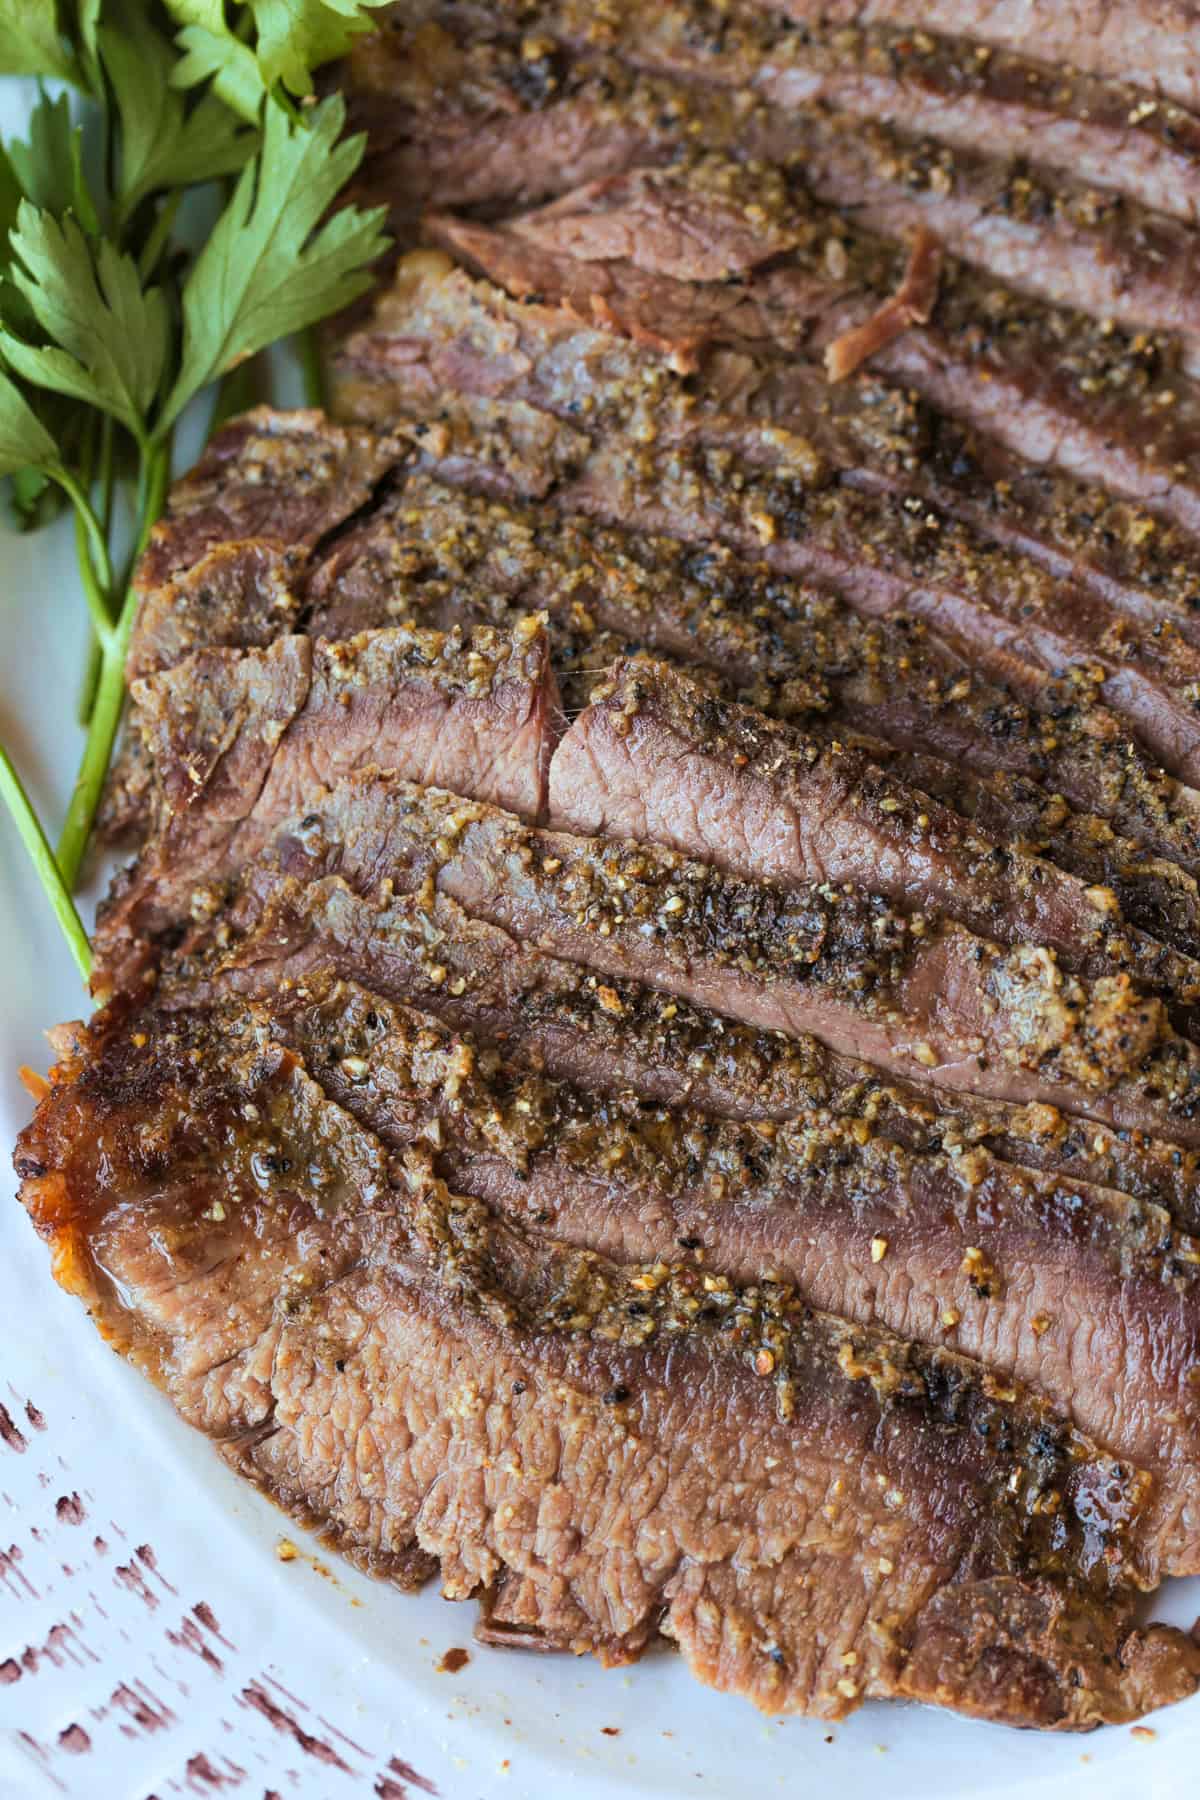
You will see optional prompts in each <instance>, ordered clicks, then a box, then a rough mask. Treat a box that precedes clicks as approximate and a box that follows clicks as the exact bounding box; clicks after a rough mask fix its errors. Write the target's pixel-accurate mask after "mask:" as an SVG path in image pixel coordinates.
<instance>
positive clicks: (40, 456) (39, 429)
mask: <svg viewBox="0 0 1200 1800" xmlns="http://www.w3.org/2000/svg"><path fill="white" fill-rule="evenodd" d="M57 462H58V445H57V444H56V443H55V442H54V439H53V438H52V437H51V436H50V433H49V432H48V431H47V430H46V427H45V426H44V425H43V424H42V422H41V420H40V419H39V418H38V416H37V414H36V413H35V412H34V410H33V408H32V407H31V406H30V404H29V402H28V401H27V400H26V398H25V396H24V395H23V394H22V392H21V390H20V388H19V387H18V386H17V384H16V382H15V381H10V380H9V378H8V376H7V375H4V374H0V475H13V474H16V472H17V471H18V470H26V469H30V468H32V469H49V468H52V467H53V466H54V465H55V464H56V463H57Z"/></svg>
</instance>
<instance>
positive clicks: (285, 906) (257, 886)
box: [159, 864, 1200, 1232]
mask: <svg viewBox="0 0 1200 1800" xmlns="http://www.w3.org/2000/svg"><path fill="white" fill-rule="evenodd" d="M244 884H245V885H244V887H243V889H242V892H241V893H240V895H239V897H238V900H237V902H236V905H235V906H234V908H233V910H232V912H231V913H230V914H227V915H222V917H221V919H220V920H219V921H218V923H217V924H216V926H215V927H214V928H213V931H212V933H211V942H210V941H209V940H207V939H206V940H203V941H202V942H201V943H200V944H199V945H193V947H192V951H191V954H190V955H188V956H186V957H183V958H181V959H178V960H175V961H173V962H169V963H168V964H167V966H166V968H165V969H164V971H163V974H162V978H161V980H160V987H159V991H160V992H161V993H162V995H163V1000H164V1004H167V1005H177V1004H180V1003H181V1002H180V1000H179V999H178V998H177V997H176V996H177V995H179V994H181V995H182V1004H185V1005H186V1004H191V1003H193V1002H194V998H195V995H196V993H197V991H198V990H201V989H202V988H203V991H205V992H208V993H214V994H217V995H222V994H225V993H227V992H229V991H231V990H232V991H234V992H236V993H239V994H243V995H246V996H248V997H250V998H257V999H263V1000H270V999H271V998H272V997H273V996H274V995H275V994H277V993H281V992H286V991H289V989H290V988H301V987H304V986H305V985H306V984H307V983H308V982H309V981H310V980H312V979H313V978H314V977H316V978H322V977H323V976H324V975H326V974H328V973H329V972H330V971H332V972H333V973H335V974H337V975H340V976H344V977H346V978H348V979H353V980H357V981H360V982H362V983H364V984H365V985H366V986H367V987H369V988H371V989H372V990H374V991H376V992H378V993H381V994H383V995H384V996H386V997H387V998H389V999H392V1000H409V1001H411V1002H412V1003H413V1004H414V1005H416V1006H419V1007H421V1008H422V1009H423V1010H424V1011H426V1012H429V1013H433V1014H435V1015H436V1016H437V1017H438V1018H439V1019H442V1020H443V1021H445V1022H446V1023H447V1024H449V1025H451V1026H453V1027H454V1028H455V1029H456V1030H462V1031H466V1032H468V1033H470V1034H471V1035H472V1036H473V1037H474V1038H476V1039H477V1040H479V1041H480V1042H482V1043H484V1044H487V1045H492V1046H497V1047H499V1048H500V1049H501V1050H502V1051H503V1054H504V1056H505V1058H506V1059H507V1060H508V1061H510V1062H513V1063H519V1064H520V1065H521V1066H522V1067H525V1068H531V1069H533V1070H535V1071H536V1072H538V1073H543V1072H544V1073H548V1074H550V1075H551V1076H554V1077H557V1078H559V1079H563V1080H567V1081H571V1082H574V1083H575V1084H576V1085H578V1086H583V1087H586V1088H587V1089H588V1091H590V1092H591V1093H593V1094H603V1095H605V1096H607V1097H608V1098H611V1099H616V1098H619V1097H620V1096H621V1095H623V1094H625V1093H634V1094H636V1095H638V1096H639V1097H640V1098H642V1099H644V1100H648V1101H651V1102H653V1103H654V1104H655V1105H659V1106H672V1107H677V1106H692V1107H698V1108H699V1109H701V1110H702V1111H705V1112H709V1113H715V1114H719V1115H721V1116H723V1117H729V1118H735V1119H759V1120H768V1121H771V1120H774V1121H778V1120H785V1119H789V1118H792V1117H794V1116H795V1115H797V1114H799V1113H811V1112H828V1113H831V1114H832V1115H834V1116H835V1117H836V1118H838V1119H840V1120H845V1121H847V1122H848V1123H849V1124H850V1125H851V1127H852V1128H854V1129H856V1130H864V1129H865V1130H866V1131H867V1132H868V1134H874V1135H882V1136H885V1137H887V1138H889V1139H891V1140H893V1141H894V1142H896V1143H898V1144H900V1145H902V1146H904V1147H906V1148H908V1149H910V1150H913V1151H914V1152H922V1153H924V1152H926V1151H933V1152H939V1151H941V1150H942V1149H947V1150H948V1151H949V1153H950V1155H951V1156H961V1155H963V1154H964V1153H966V1152H969V1151H970V1150H971V1149H972V1148H974V1147H975V1146H977V1145H982V1146H983V1147H984V1148H985V1149H987V1150H989V1151H990V1152H991V1153H992V1155H994V1156H998V1157H999V1158H1000V1159H1001V1160H1002V1161H1004V1162H1009V1163H1016V1164H1018V1165H1019V1166H1021V1167H1023V1168H1033V1169H1041V1170H1045V1171H1046V1172H1048V1173H1051V1174H1055V1175H1059V1176H1062V1177H1065V1178H1066V1179H1068V1180H1073V1181H1082V1182H1087V1183H1089V1184H1091V1185H1092V1186H1099V1187H1109V1188H1117V1189H1120V1190H1121V1191H1123V1192H1125V1193H1128V1194H1130V1195H1132V1196H1133V1197H1135V1198H1137V1199H1141V1200H1147V1201H1151V1202H1153V1203H1154V1204H1155V1205H1156V1206H1161V1207H1163V1208H1164V1209H1165V1210H1166V1211H1167V1212H1168V1213H1170V1214H1171V1216H1172V1217H1173V1218H1174V1219H1175V1220H1176V1221H1177V1223H1178V1224H1179V1226H1180V1228H1181V1229H1182V1230H1184V1231H1189V1232H1196V1231H1200V1184H1198V1175H1200V1157H1198V1153H1197V1152H1196V1151H1193V1150H1186V1149H1183V1148H1182V1147H1181V1146H1179V1145H1177V1144H1172V1143H1169V1142H1167V1141H1166V1140H1162V1139H1154V1138H1148V1137H1146V1136H1145V1135H1144V1134H1142V1133H1140V1132H1127V1131H1123V1132H1112V1131H1109V1130H1106V1129H1104V1128H1102V1127H1098V1126H1096V1125H1094V1124H1090V1123H1085V1122H1084V1121H1081V1120H1073V1119H1070V1118H1068V1117H1066V1116H1064V1115H1063V1114H1062V1113H1061V1112H1059V1111H1058V1110H1057V1109H1055V1108H1054V1107H1047V1106H1041V1105H1038V1106H1030V1107H1012V1106H1006V1105H1004V1104H1003V1103H1001V1102H997V1101H986V1100H981V1099H979V1098H978V1097H977V1096H970V1097H967V1096H964V1095H957V1096H956V1095H951V1094H949V1093H948V1092H946V1091H945V1090H939V1089H937V1088H933V1087H930V1086H928V1085H925V1084H918V1083H916V1082H912V1081H908V1082H906V1081H898V1080H896V1079H895V1078H894V1077H885V1076H884V1075H883V1074H882V1073H881V1072H880V1071H879V1070H878V1069H874V1068H872V1067H871V1066H870V1065H869V1064H867V1063H860V1062H855V1061H854V1060H853V1059H851V1058H846V1057H840V1056H837V1055H836V1054H835V1053H834V1052H832V1051H830V1050H827V1049H826V1048H825V1046H824V1045H823V1044H821V1043H819V1042H818V1041H817V1039H816V1038H812V1037H785V1036H783V1035H782V1034H780V1033H778V1032H773V1031H762V1030H756V1029H754V1028H753V1027H750V1026H747V1025H742V1024H740V1023H738V1022H737V1021H736V1020H731V1019H728V1018H724V1017H722V1016H721V1015H719V1014H717V1013H713V1012H710V1011H707V1010H706V1009H704V1008H701V1007H695V1006H693V1005H691V1004H690V1003H689V1002H687V1001H685V1000H681V999H679V998H678V997H677V996H674V995H666V994H663V993H660V992H659V991H657V990H656V989H654V988H650V987H645V986H643V985H641V984H639V983H637V982H631V981H628V980H621V979H617V978H612V977H609V978H607V979H605V978H601V977H598V976H596V975H594V974H591V973H589V972H588V971H587V969H586V968H581V967H580V966H578V965H577V964H574V963H570V962H564V961H563V960H561V959H560V958H558V957H555V956H550V955H548V954H547V953H546V952H545V951H542V950H538V949H535V948H534V947H532V946H531V945H530V944H529V943H521V942H519V941H518V940H517V939H515V938H513V937H510V936H509V934H508V933H507V932H505V931H501V930H499V929H498V928H497V927H496V926H494V925H488V924H485V923H484V922H483V921H481V920H479V919H475V918H471V917H470V916H469V915H468V914H466V913H465V912H463V910H462V908H461V907H459V906H458V905H457V903H456V902H455V901H453V900H450V899H447V898H446V896H445V895H443V894H435V895H434V896H432V898H430V897H428V896H426V895H425V894H423V893H422V894H418V895H411V894H398V895H393V896H392V897H391V898H389V899H387V900H383V899H363V898H361V897H360V896H359V895H357V894H355V893H354V891H353V890H352V889H351V888H350V887H349V886H348V885H347V884H346V882H345V881H343V880H342V879H341V877H340V876H330V877H327V878H325V879H323V880H318V881H312V882H304V883H301V882H298V881H296V880H294V879H293V878H291V877H288V876H281V875H280V874H279V873H278V871H277V870H275V869H272V868H271V867H270V866H268V865H264V864H260V865H256V866H254V867H252V868H250V869H248V870H247V871H246V872H245V874H244ZM248 921H250V922H252V923H251V924H250V928H249V929H247V922H248ZM204 984H208V985H207V986H205V985H204Z"/></svg>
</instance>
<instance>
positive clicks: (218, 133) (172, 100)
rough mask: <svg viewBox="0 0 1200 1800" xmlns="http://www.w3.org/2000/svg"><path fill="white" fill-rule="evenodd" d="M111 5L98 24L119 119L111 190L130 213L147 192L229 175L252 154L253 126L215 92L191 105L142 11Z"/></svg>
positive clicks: (165, 49) (122, 212)
mask: <svg viewBox="0 0 1200 1800" xmlns="http://www.w3.org/2000/svg"><path fill="white" fill-rule="evenodd" d="M115 10H116V15H117V22H116V23H114V24H113V25H111V26H109V25H106V26H105V27H104V28H103V29H102V30H101V32H100V50H101V55H102V57H103V60H104V66H105V68H106V69H107V71H108V77H109V80H110V81H111V83H112V91H113V98H114V100H115V102H116V110H117V116H118V120H119V126H120V158H119V162H118V183H117V198H118V210H119V214H120V216H121V218H123V219H128V218H130V217H131V216H132V214H133V213H134V211H135V210H136V209H137V207H138V206H139V205H140V203H141V202H142V201H143V200H144V199H146V197H147V196H148V195H150V194H153V193H158V192H160V191H161V190H163V189H167V188H185V187H191V186H195V185H196V184H197V183H199V182H202V181H212V180H214V179H215V178H216V177H218V176H221V175H234V174H236V173H237V171H238V170H239V169H240V168H242V167H243V166H244V164H245V163H246V161H247V160H248V158H249V157H251V156H252V155H253V154H254V149H255V145H256V144H257V142H258V138H257V134H256V133H255V132H254V131H252V130H247V129H246V128H245V127H244V126H242V125H240V124H239V122H238V119H237V117H236V115H235V114H233V113H231V112H230V110H229V108H228V107H227V106H225V105H224V104H223V103H222V101H221V100H220V99H219V97H218V96H217V95H216V94H212V93H209V94H205V95H204V96H203V97H202V98H201V99H200V100H199V101H197V102H196V103H195V104H193V105H192V106H191V107H190V109H189V108H188V107H187V106H186V105H185V102H184V100H183V98H182V96H181V95H180V94H179V93H177V92H176V91H175V89H174V88H172V87H171V86H169V82H170V79H171V75H172V71H173V70H174V68H175V66H176V60H177V59H176V57H175V56H174V54H173V52H172V49H171V46H170V44H169V43H167V42H166V40H165V39H164V38H163V37H161V36H160V34H159V33H158V32H157V31H156V30H155V29H154V26H153V24H152V23H151V21H150V19H149V18H148V17H147V15H146V14H145V13H144V12H142V11H140V10H138V9H137V8H134V7H129V6H122V7H121V8H119V9H115Z"/></svg>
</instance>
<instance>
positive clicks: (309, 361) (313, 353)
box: [295, 325, 325, 412]
mask: <svg viewBox="0 0 1200 1800" xmlns="http://www.w3.org/2000/svg"><path fill="white" fill-rule="evenodd" d="M295 343H296V349H297V350H298V352H299V355H300V373H301V376H302V377H303V380H304V404H305V406H311V407H314V408H315V409H316V410H317V411H318V412H324V410H325V369H324V365H323V362H322V359H321V343H320V339H319V337H318V335H317V328H316V326H315V325H310V326H309V327H308V329H307V330H306V331H301V332H300V333H298V335H297V337H296V340H295Z"/></svg>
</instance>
